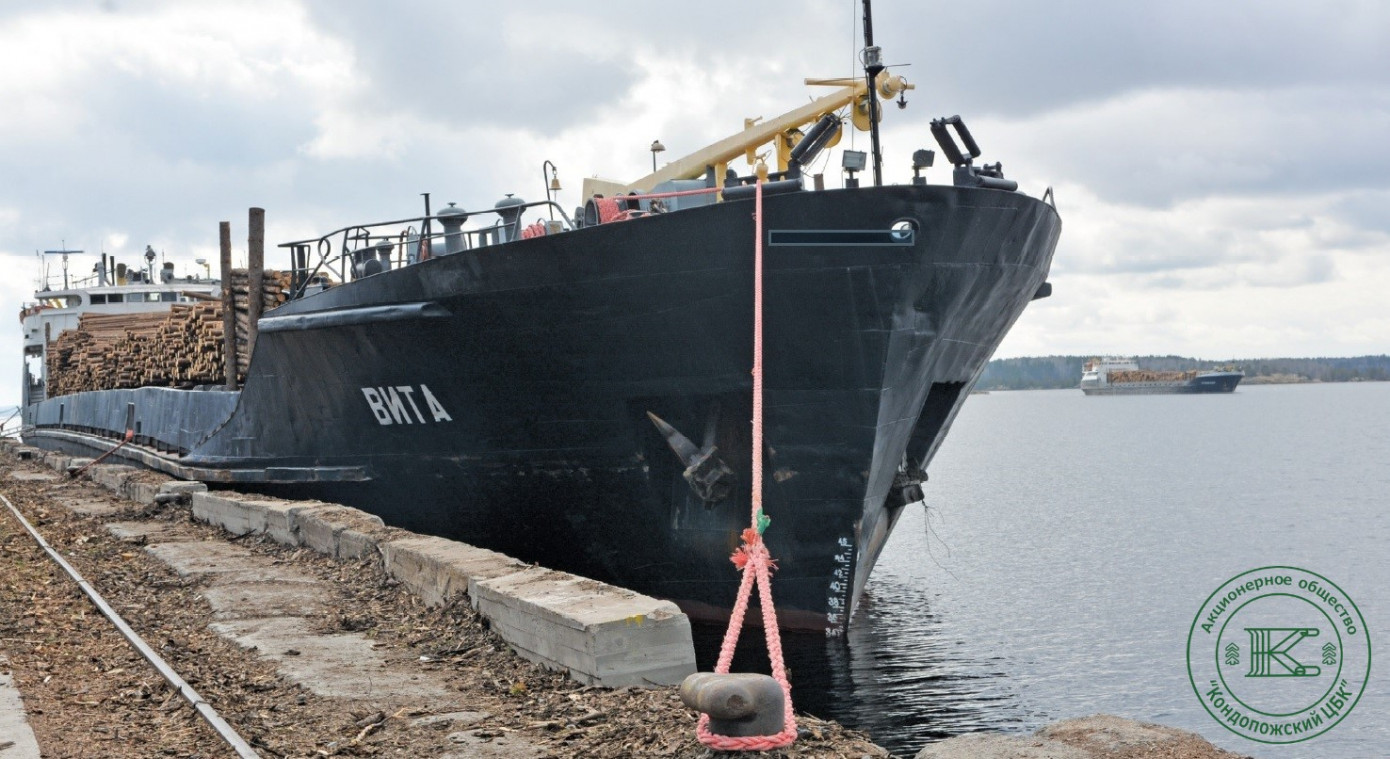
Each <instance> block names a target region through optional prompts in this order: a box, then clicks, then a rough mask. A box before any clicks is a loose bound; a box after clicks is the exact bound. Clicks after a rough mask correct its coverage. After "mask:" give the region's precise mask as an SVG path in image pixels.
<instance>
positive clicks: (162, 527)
mask: <svg viewBox="0 0 1390 759" xmlns="http://www.w3.org/2000/svg"><path fill="white" fill-rule="evenodd" d="M106 531H107V532H109V533H111V537H113V538H115V539H117V540H120V541H124V542H126V543H136V544H139V545H144V544H145V543H169V542H173V541H177V540H195V539H196V536H194V534H193V533H192V532H189V531H187V530H184V529H183V528H182V527H180V526H179V525H176V524H170V523H168V522H107V523H106Z"/></svg>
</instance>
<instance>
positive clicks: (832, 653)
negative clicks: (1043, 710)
mask: <svg viewBox="0 0 1390 759" xmlns="http://www.w3.org/2000/svg"><path fill="white" fill-rule="evenodd" d="M723 633H724V630H723V628H715V627H697V628H696V629H695V645H696V654H697V658H698V660H699V664H700V668H701V669H705V670H709V669H713V667H714V662H715V659H717V658H718V655H719V645H720V643H721V640H722V637H723ZM782 648H783V653H784V656H785V661H786V664H787V668H788V671H789V673H790V677H791V680H792V698H793V699H794V701H795V703H796V707H797V709H798V710H800V711H805V712H809V713H811V714H814V715H817V716H820V717H825V718H831V719H835V720H837V721H839V722H840V723H842V724H845V725H847V726H849V727H852V728H854V729H857V730H862V731H864V732H867V733H868V734H869V735H871V736H873V738H874V740H875V741H877V742H878V743H879V744H880V745H882V746H884V747H885V748H888V749H889V750H890V751H892V752H893V753H895V754H898V755H907V756H911V755H912V754H913V753H915V752H916V751H917V750H918V749H920V748H921V747H922V746H923V745H924V744H926V743H928V742H930V741H934V740H940V739H942V738H946V737H949V736H952V735H959V734H961V733H967V732H974V731H978V730H986V729H990V730H1008V729H1018V728H1019V727H1020V726H1021V724H1022V723H1023V720H1022V718H1021V717H1018V716H1017V715H1018V711H1019V710H1018V708H1017V700H1016V699H1015V695H1014V693H1013V691H1012V688H1011V685H1010V683H1009V682H1008V681H1007V680H1006V679H1005V677H1004V670H1005V669H1006V668H1005V667H1004V666H1003V664H1002V660H1001V658H1000V657H993V658H991V657H981V656H980V655H979V654H978V652H976V651H975V650H974V649H973V648H972V647H970V646H968V645H967V644H966V642H965V641H963V640H959V639H955V638H952V637H951V636H949V635H947V634H946V632H945V631H944V630H943V628H942V626H941V625H940V623H939V620H938V618H937V617H936V616H935V615H934V614H933V613H932V611H931V608H930V603H929V597H928V594H927V591H926V589H925V588H924V587H923V586H922V585H921V584H920V583H917V584H907V583H902V582H901V581H900V580H899V578H897V577H896V576H895V575H894V574H893V573H891V572H888V573H885V575H884V576H882V577H880V576H877V575H876V576H875V578H874V583H873V589H872V591H870V592H869V593H867V594H866V595H865V598H864V601H863V603H862V605H861V606H860V609H859V611H858V613H857V614H856V616H855V619H854V623H853V624H852V625H851V628H850V632H849V634H848V635H847V636H846V637H845V638H842V639H841V638H826V637H823V636H816V635H808V634H784V635H783V638H782ZM732 669H733V671H735V672H764V673H766V672H768V661H767V647H766V645H765V643H764V640H763V632H762V630H761V629H760V628H749V629H746V630H744V632H743V636H742V637H741V638H740V640H739V647H738V650H737V652H736V653H735V655H734V663H733V667H732Z"/></svg>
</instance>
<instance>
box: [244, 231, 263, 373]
mask: <svg viewBox="0 0 1390 759" xmlns="http://www.w3.org/2000/svg"><path fill="white" fill-rule="evenodd" d="M250 227H251V237H250V239H248V240H247V245H246V259H247V260H246V267H247V269H248V271H247V278H248V280H249V281H248V282H247V290H248V292H247V294H246V312H247V313H246V316H247V319H246V321H247V328H246V331H247V335H246V360H247V361H248V362H249V361H250V360H251V357H252V356H254V355H255V350H256V335H257V332H258V323H259V322H260V320H261V311H262V310H264V309H265V292H264V291H265V209H264V208H252V209H251V224H250Z"/></svg>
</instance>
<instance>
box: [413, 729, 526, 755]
mask: <svg viewBox="0 0 1390 759" xmlns="http://www.w3.org/2000/svg"><path fill="white" fill-rule="evenodd" d="M449 742H450V743H452V744H454V745H455V746H458V747H459V748H460V749H461V750H459V751H450V752H449V753H447V754H443V755H442V756H441V757H440V759H540V757H544V756H550V755H551V753H550V752H549V751H546V750H544V749H542V748H540V747H538V746H535V745H533V744H530V743H527V742H526V741H524V740H522V739H521V738H518V737H514V736H510V735H504V734H499V733H498V732H497V731H495V730H465V731H461V732H457V733H450V734H449Z"/></svg>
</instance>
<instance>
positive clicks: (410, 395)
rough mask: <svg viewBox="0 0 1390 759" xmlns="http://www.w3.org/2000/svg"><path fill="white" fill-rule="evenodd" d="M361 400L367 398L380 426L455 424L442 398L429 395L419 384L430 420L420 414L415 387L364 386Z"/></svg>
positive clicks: (368, 404)
mask: <svg viewBox="0 0 1390 759" xmlns="http://www.w3.org/2000/svg"><path fill="white" fill-rule="evenodd" d="M362 397H363V398H366V399H367V407H368V408H370V409H371V411H372V416H374V417H376V422H377V424H380V425H382V426H383V427H384V426H386V425H389V424H428V423H430V421H433V422H452V421H454V418H453V417H452V416H449V412H448V411H445V410H444V404H442V403H440V402H439V399H438V398H436V397H435V395H434V393H432V392H430V389H429V387H428V386H426V385H420V397H421V398H422V399H423V400H424V401H425V407H426V409H428V410H429V415H430V417H431V419H430V420H428V421H427V420H426V419H425V415H424V414H423V413H421V411H420V404H418V403H416V402H415V386H414V385H395V386H390V385H387V386H385V387H364V388H362Z"/></svg>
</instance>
